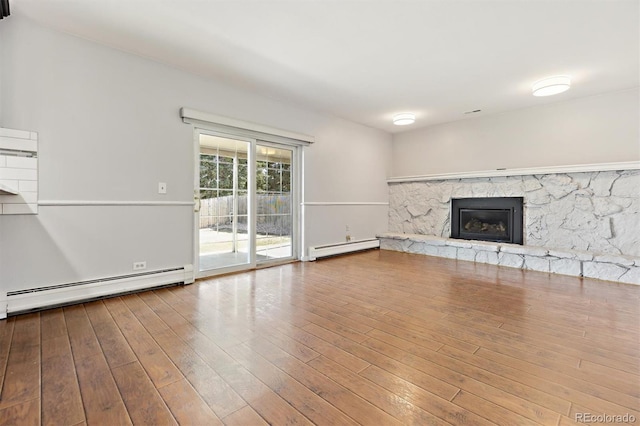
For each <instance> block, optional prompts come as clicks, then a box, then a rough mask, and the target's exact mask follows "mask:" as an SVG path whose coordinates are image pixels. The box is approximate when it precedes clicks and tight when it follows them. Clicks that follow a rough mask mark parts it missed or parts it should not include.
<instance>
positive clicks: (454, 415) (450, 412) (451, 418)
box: [360, 365, 493, 425]
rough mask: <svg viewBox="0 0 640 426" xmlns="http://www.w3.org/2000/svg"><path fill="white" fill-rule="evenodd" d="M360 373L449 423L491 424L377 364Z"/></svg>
mask: <svg viewBox="0 0 640 426" xmlns="http://www.w3.org/2000/svg"><path fill="white" fill-rule="evenodd" d="M360 375H361V376H362V377H366V378H368V379H369V380H371V381H372V382H374V383H377V384H378V385H379V386H382V387H384V388H385V389H387V390H389V391H390V392H392V393H394V394H396V395H399V396H400V397H402V398H403V399H405V400H406V401H409V402H410V403H412V404H414V405H416V406H418V407H420V408H422V409H423V410H425V411H426V412H428V413H431V414H432V415H434V416H437V417H439V418H440V419H442V420H444V421H446V422H447V423H451V424H456V425H491V424H493V423H492V422H490V421H489V420H486V419H484V418H482V417H480V416H478V415H477V414H475V413H473V412H471V411H469V410H467V409H465V408H462V407H460V406H458V405H456V404H454V403H452V402H450V401H449V400H446V399H444V398H440V397H439V396H437V395H435V394H432V393H430V392H429V391H428V390H426V389H424V388H422V387H419V386H416V385H414V384H413V383H411V382H408V381H406V380H403V379H401V378H400V377H398V376H395V375H394V374H392V373H390V372H388V371H385V370H382V369H380V368H378V367H376V366H375V365H372V366H371V367H367V368H366V369H364V370H363V371H362V372H361V373H360Z"/></svg>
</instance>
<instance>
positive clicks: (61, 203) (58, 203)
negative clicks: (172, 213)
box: [38, 200, 194, 207]
mask: <svg viewBox="0 0 640 426" xmlns="http://www.w3.org/2000/svg"><path fill="white" fill-rule="evenodd" d="M38 205H39V206H46V207H69V206H73V207H82V206H91V207H93V206H101V207H105V206H193V205H194V202H193V201H96V200H41V201H38Z"/></svg>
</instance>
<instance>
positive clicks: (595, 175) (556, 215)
mask: <svg viewBox="0 0 640 426" xmlns="http://www.w3.org/2000/svg"><path fill="white" fill-rule="evenodd" d="M617 165H618V164H616V165H593V168H591V169H589V167H591V166H568V167H565V168H553V169H552V168H544V169H542V168H541V169H530V170H526V171H522V170H515V171H502V170H501V171H494V172H480V173H477V174H475V175H474V174H472V173H467V174H461V175H459V176H454V175H446V176H424V177H409V178H395V179H394V178H392V179H390V180H389V196H390V197H389V228H388V231H389V232H388V233H387V234H384V235H380V239H381V247H382V248H387V249H392V250H400V251H407V252H414V253H422V254H427V255H435V256H442V257H448V258H453V259H459V260H471V261H475V262H481V263H490V264H495V265H502V266H510V267H518V268H523V269H531V270H536V271H543V272H554V273H560V274H566V275H575V276H585V277H591V278H599V279H605V280H610V281H619V282H627V283H634V284H640V190H639V188H640V170H639V168H640V167H639V165H638V164H637V163H629V164H622V163H620V165H622V166H627V167H628V168H624V167H621V168H620V169H616V168H614V167H615V166H617ZM502 197H506V198H520V199H523V200H524V203H523V206H522V208H521V209H520V211H521V212H522V240H521V241H517V240H514V241H504V240H502V239H501V238H494V237H495V236H492V237H491V238H482V235H481V238H470V236H471V235H469V234H478V233H479V234H483V233H484V232H485V231H486V230H489V229H493V230H494V231H496V233H500V232H501V231H500V229H501V228H502V227H503V226H504V227H508V226H509V224H508V223H507V222H505V219H504V218H503V219H502V225H500V222H501V220H500V218H499V217H496V215H489V216H478V215H476V220H475V221H471V220H467V221H464V218H463V220H462V221H461V219H460V218H454V217H453V216H452V215H451V213H452V212H451V207H452V201H451V200H452V199H453V200H456V199H469V198H502ZM470 210H474V208H473V207H472V208H471V209H470ZM463 216H464V215H463ZM498 216H500V215H498ZM503 217H504V215H503ZM456 226H457V227H458V228H460V227H461V228H464V227H465V226H466V227H467V228H468V229H466V231H470V232H469V233H467V234H464V233H463V235H459V231H460V230H458V231H456V229H455V228H456ZM483 227H484V231H483ZM477 230H480V232H477ZM456 232H458V234H456ZM456 235H457V236H456ZM474 240H481V241H474Z"/></svg>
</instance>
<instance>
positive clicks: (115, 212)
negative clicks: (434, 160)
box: [0, 15, 391, 291]
mask: <svg viewBox="0 0 640 426" xmlns="http://www.w3.org/2000/svg"><path fill="white" fill-rule="evenodd" d="M0 44H1V45H2V47H3V50H2V52H1V54H2V56H1V57H0V76H1V78H2V82H1V84H0V88H1V91H0V111H1V112H2V116H1V117H0V125H1V126H4V127H9V128H15V129H27V130H31V131H36V132H38V133H39V141H40V142H39V163H40V170H39V173H40V174H39V177H40V188H39V192H40V200H41V201H48V202H53V203H54V204H55V203H56V202H57V201H63V202H65V201H66V202H69V201H98V202H100V201H177V202H184V201H187V202H188V201H191V200H192V194H193V160H192V158H193V142H192V140H193V139H192V138H193V135H192V128H191V126H189V125H186V124H184V123H182V121H181V120H180V118H179V109H180V107H183V106H186V107H190V108H194V109H198V110H202V111H206V112H210V113H214V114H218V115H224V116H228V117H233V118H237V119H241V120H246V121H251V122H256V123H261V124H265V125H268V126H273V127H277V128H282V129H288V130H291V131H295V132H300V133H305V134H309V135H314V136H315V137H316V141H317V142H316V143H315V144H314V145H313V146H311V147H309V148H307V149H306V153H305V157H306V165H305V177H304V179H305V185H306V186H305V197H306V198H305V200H306V201H319V202H328V201H336V200H338V201H343V202H348V203H353V202H363V201H364V202H381V203H384V202H386V201H388V190H387V185H386V183H385V179H386V177H387V176H388V175H389V171H390V158H391V136H390V135H388V134H387V133H384V132H382V131H377V130H372V129H370V128H367V127H363V126H360V125H357V124H354V123H350V122H346V121H344V120H341V119H337V118H335V117H331V116H328V115H323V114H319V113H315V112H312V111H309V110H305V109H302V108H299V107H296V106H294V105H288V104H285V103H281V102H277V101H274V100H271V99H267V98H264V97H261V96H258V95H256V94H253V93H248V92H244V91H240V90H236V89H234V88H232V87H229V86H227V85H224V84H221V83H220V82H215V81H211V80H207V79H204V78H201V77H198V76H195V75H192V74H189V73H186V72H183V71H180V70H177V69H174V68H171V67H168V66H165V65H162V64H158V63H156V62H152V61H149V60H146V59H143V58H139V57H136V56H132V55H129V54H126V53H123V52H119V51H115V50H113V49H110V48H106V47H103V46H100V45H97V44H94V43H92V42H89V41H85V40H81V39H78V38H75V37H71V36H68V35H65V34H61V33H56V32H53V31H51V30H48V29H46V28H43V27H41V26H39V25H37V24H34V23H33V22H31V21H28V20H27V19H25V18H23V17H21V16H16V15H12V16H11V19H8V20H7V21H6V22H3V23H2V25H0ZM160 181H162V182H166V183H167V186H168V192H167V194H166V195H159V194H158V193H157V185H158V182H160ZM382 208H384V214H383V215H381V214H380V210H381V207H380V206H379V205H378V206H375V205H374V206H370V207H368V208H364V209H362V208H361V207H359V206H351V205H342V206H339V207H338V208H332V209H330V210H328V211H327V210H322V211H321V212H320V210H321V206H309V207H308V208H307V209H306V212H307V215H308V217H309V218H310V219H309V220H308V222H307V226H306V231H307V234H308V238H307V241H306V243H307V245H316V244H320V243H327V242H337V241H342V240H343V238H344V235H343V234H344V230H343V229H344V225H345V224H344V218H345V217H350V215H352V212H353V211H354V209H356V210H358V212H359V213H361V214H362V216H361V217H359V223H358V233H359V234H358V235H355V237H358V238H365V237H371V236H373V235H374V234H375V233H376V232H381V231H384V230H386V227H387V216H386V206H382ZM192 226H193V216H192V208H191V207H189V206H186V207H185V206H169V207H162V206H137V207H131V206H90V207H87V206H64V205H60V206H52V205H49V206H47V205H43V206H41V207H40V211H39V214H38V215H36V216H15V217H2V218H0V285H2V286H3V287H5V288H6V289H7V290H9V291H12V290H18V289H24V288H33V287H40V286H46V285H52V284H59V283H67V282H73V281H78V280H87V279H93V278H100V277H108V276H117V275H122V274H128V273H131V272H132V262H134V261H146V262H147V269H149V270H154V269H162V268H170V267H179V266H182V265H184V264H189V263H192V262H193V249H192V244H193V241H192Z"/></svg>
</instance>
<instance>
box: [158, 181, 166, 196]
mask: <svg viewBox="0 0 640 426" xmlns="http://www.w3.org/2000/svg"><path fill="white" fill-rule="evenodd" d="M166 193H167V184H166V183H165V182H159V183H158V194H166Z"/></svg>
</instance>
